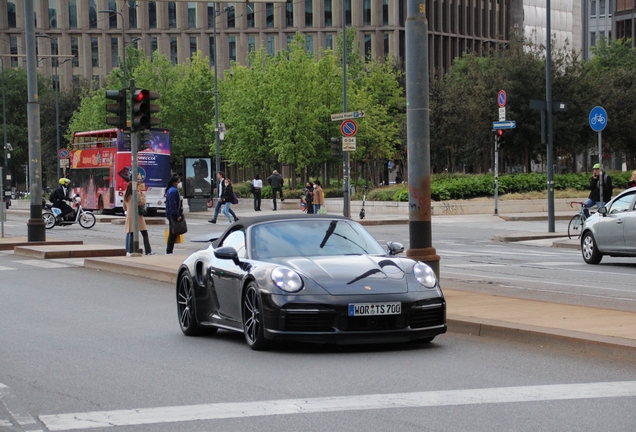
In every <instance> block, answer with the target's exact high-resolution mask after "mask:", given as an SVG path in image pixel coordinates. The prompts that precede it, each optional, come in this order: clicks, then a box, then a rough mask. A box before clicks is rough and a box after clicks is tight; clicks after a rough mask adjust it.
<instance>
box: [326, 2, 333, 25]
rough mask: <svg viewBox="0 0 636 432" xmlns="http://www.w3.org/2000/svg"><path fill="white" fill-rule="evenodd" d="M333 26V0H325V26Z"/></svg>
mask: <svg viewBox="0 0 636 432" xmlns="http://www.w3.org/2000/svg"><path fill="white" fill-rule="evenodd" d="M331 26H333V21H332V12H331V0H325V27H331Z"/></svg>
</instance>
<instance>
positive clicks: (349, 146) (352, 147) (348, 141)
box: [342, 137, 356, 152]
mask: <svg viewBox="0 0 636 432" xmlns="http://www.w3.org/2000/svg"><path fill="white" fill-rule="evenodd" d="M342 151H348V152H352V151H356V137H342Z"/></svg>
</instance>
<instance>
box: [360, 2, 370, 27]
mask: <svg viewBox="0 0 636 432" xmlns="http://www.w3.org/2000/svg"><path fill="white" fill-rule="evenodd" d="M362 17H363V19H364V22H363V25H365V26H370V25H371V0H364V2H363V4H362Z"/></svg>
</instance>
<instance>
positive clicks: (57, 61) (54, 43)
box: [51, 38, 60, 67]
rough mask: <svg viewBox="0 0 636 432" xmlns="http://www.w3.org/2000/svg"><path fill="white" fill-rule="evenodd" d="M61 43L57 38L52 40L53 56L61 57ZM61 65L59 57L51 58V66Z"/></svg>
mask: <svg viewBox="0 0 636 432" xmlns="http://www.w3.org/2000/svg"><path fill="white" fill-rule="evenodd" d="M58 46H59V43H58V39H57V38H53V39H51V54H53V55H55V56H56V55H60V53H59V48H58ZM59 65H60V59H59V58H57V57H51V66H53V67H58V66H59Z"/></svg>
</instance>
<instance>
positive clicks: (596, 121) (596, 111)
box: [589, 106, 607, 132]
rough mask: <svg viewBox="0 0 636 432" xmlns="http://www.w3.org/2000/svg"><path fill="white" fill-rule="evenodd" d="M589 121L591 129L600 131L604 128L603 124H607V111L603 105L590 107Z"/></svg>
mask: <svg viewBox="0 0 636 432" xmlns="http://www.w3.org/2000/svg"><path fill="white" fill-rule="evenodd" d="M589 121H590V127H591V128H592V130H593V131H595V132H600V131H602V130H603V129H605V125H607V113H606V112H605V110H604V109H603V107H600V106H595V107H594V108H592V111H590V118H589Z"/></svg>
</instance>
